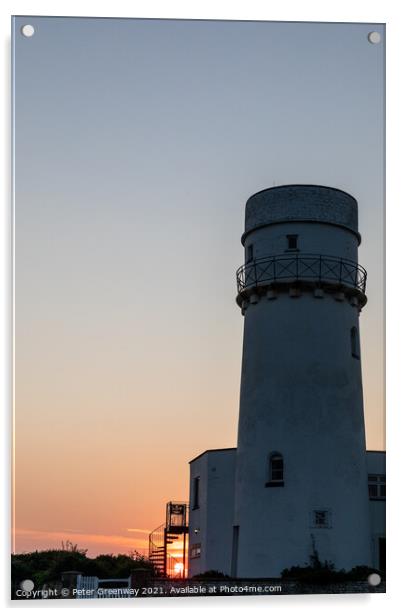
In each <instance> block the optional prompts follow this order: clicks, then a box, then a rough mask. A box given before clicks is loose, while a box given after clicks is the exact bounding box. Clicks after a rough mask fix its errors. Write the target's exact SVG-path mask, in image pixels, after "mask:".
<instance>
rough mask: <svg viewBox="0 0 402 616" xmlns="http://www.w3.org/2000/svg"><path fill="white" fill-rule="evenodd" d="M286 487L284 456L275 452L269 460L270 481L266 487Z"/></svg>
mask: <svg viewBox="0 0 402 616" xmlns="http://www.w3.org/2000/svg"><path fill="white" fill-rule="evenodd" d="M283 485H284V474H283V456H282V455H281V454H280V453H277V452H274V453H271V455H270V456H269V458H268V481H267V482H266V484H265V486H266V487H267V488H268V487H270V488H271V487H280V486H283Z"/></svg>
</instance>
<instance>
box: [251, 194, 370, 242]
mask: <svg viewBox="0 0 402 616" xmlns="http://www.w3.org/2000/svg"><path fill="white" fill-rule="evenodd" d="M294 221H299V222H321V223H327V224H333V225H336V226H340V227H344V228H346V229H348V230H349V231H351V232H352V233H354V234H355V235H356V236H357V237H358V240H359V243H360V235H359V232H358V214H357V201H356V199H355V198H354V197H352V195H349V194H348V193H346V192H344V191H343V190H339V189H338V188H332V187H330V186H319V185H315V184H288V185H286V186H274V187H272V188H266V189H265V190H261V191H260V192H257V193H255V194H254V195H252V196H251V197H250V198H249V199H248V201H247V203H246V219H245V231H244V234H243V236H242V243H244V240H245V237H246V236H247V235H248V234H249V233H250V232H251V231H253V230H254V229H257V228H259V227H265V226H266V225H272V224H276V223H283V222H294Z"/></svg>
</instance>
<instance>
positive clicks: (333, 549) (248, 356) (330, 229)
mask: <svg viewBox="0 0 402 616" xmlns="http://www.w3.org/2000/svg"><path fill="white" fill-rule="evenodd" d="M242 243H243V245H244V247H245V265H244V266H242V267H241V268H240V269H239V270H238V272H237V283H238V296H237V303H238V304H239V306H240V307H241V309H242V314H244V316H245V323H244V343H243V360H242V376H241V391H240V413H239V428H238V444H237V448H236V449H223V450H212V451H211V450H209V451H206V452H204V453H203V454H201V455H200V456H198V457H197V458H195V459H194V460H192V461H191V462H190V474H191V488H190V540H189V542H190V547H189V574H190V576H191V575H195V574H197V573H203V572H205V571H208V570H218V571H221V572H223V573H227V574H231V575H232V576H234V577H275V576H279V575H280V573H281V571H282V570H283V569H284V568H287V567H291V566H293V565H304V564H305V563H308V562H309V556H310V555H311V554H312V551H313V548H314V549H316V550H317V551H318V555H319V557H320V559H321V560H322V561H324V560H328V561H331V562H333V563H334V564H335V566H336V567H337V568H345V569H351V568H352V567H354V566H356V565H374V566H377V567H380V565H381V566H383V559H384V546H385V521H384V498H385V470H384V465H385V460H384V459H385V454H384V452H367V453H366V446H365V431H364V415H363V392H362V377H361V358H360V343H359V314H360V311H361V309H362V308H363V306H364V305H365V303H366V301H367V298H366V295H365V287H366V272H365V270H364V269H363V268H362V267H361V266H359V265H358V259H357V249H358V245H359V243H360V235H359V233H358V226H357V202H356V200H355V199H354V198H353V197H352V196H350V195H348V194H347V193H345V192H343V191H340V190H337V189H334V188H328V187H323V186H311V185H290V186H278V187H275V188H271V189H267V190H264V191H261V192H259V193H257V194H255V195H253V196H252V197H251V198H250V199H249V200H248V202H247V205H246V224H245V233H244V234H243V236H242Z"/></svg>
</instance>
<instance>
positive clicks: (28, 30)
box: [21, 24, 35, 38]
mask: <svg viewBox="0 0 402 616" xmlns="http://www.w3.org/2000/svg"><path fill="white" fill-rule="evenodd" d="M21 33H22V34H23V36H26V37H27V38H30V37H31V36H33V35H34V34H35V28H34V27H33V26H31V24H25V26H22V28H21Z"/></svg>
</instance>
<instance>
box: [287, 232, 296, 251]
mask: <svg viewBox="0 0 402 616" xmlns="http://www.w3.org/2000/svg"><path fill="white" fill-rule="evenodd" d="M286 237H287V240H288V250H297V249H298V247H297V240H298V237H299V236H298V235H287V236H286Z"/></svg>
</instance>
